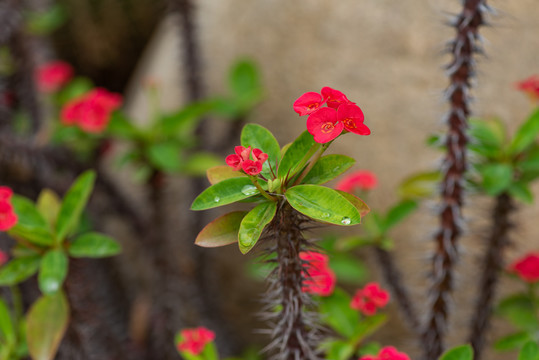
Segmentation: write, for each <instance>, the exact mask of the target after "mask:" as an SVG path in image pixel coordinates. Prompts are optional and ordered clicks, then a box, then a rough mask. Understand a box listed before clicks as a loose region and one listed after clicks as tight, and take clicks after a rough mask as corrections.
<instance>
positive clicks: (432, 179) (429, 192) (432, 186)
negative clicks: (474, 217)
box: [398, 171, 442, 199]
mask: <svg viewBox="0 0 539 360" xmlns="http://www.w3.org/2000/svg"><path fill="white" fill-rule="evenodd" d="M441 180H442V175H441V174H440V172H439V171H432V172H425V173H418V174H414V175H412V176H409V177H408V178H406V179H404V181H403V182H402V183H401V184H400V185H399V189H398V192H399V195H400V196H402V197H403V198H405V199H415V198H425V197H430V196H433V195H435V194H436V193H437V191H438V184H439V182H440V181H441Z"/></svg>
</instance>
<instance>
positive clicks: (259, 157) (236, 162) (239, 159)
mask: <svg viewBox="0 0 539 360" xmlns="http://www.w3.org/2000/svg"><path fill="white" fill-rule="evenodd" d="M234 152H235V154H231V155H228V156H227V157H226V159H225V162H226V164H227V165H228V166H230V167H231V168H233V169H234V170H236V171H238V170H240V169H242V170H243V171H244V172H245V173H246V174H248V175H253V176H254V175H258V174H260V172H261V171H262V165H263V164H264V162H265V161H266V160H267V159H268V154H266V153H263V152H262V150H260V149H256V148H255V149H253V150H252V154H253V160H251V159H250V156H251V147H250V146H249V147H243V146H236V147H235V148H234Z"/></svg>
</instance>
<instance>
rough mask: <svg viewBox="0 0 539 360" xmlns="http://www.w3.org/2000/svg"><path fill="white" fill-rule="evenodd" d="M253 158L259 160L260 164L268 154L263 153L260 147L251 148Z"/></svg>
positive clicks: (266, 158)
mask: <svg viewBox="0 0 539 360" xmlns="http://www.w3.org/2000/svg"><path fill="white" fill-rule="evenodd" d="M253 158H254V159H255V161H260V162H261V164H263V163H264V161H266V160H268V154H266V153H263V152H262V150H260V149H253Z"/></svg>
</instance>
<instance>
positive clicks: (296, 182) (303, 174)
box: [292, 140, 333, 186]
mask: <svg viewBox="0 0 539 360" xmlns="http://www.w3.org/2000/svg"><path fill="white" fill-rule="evenodd" d="M332 142H333V140H332V141H330V142H327V143H325V144H323V145H322V147H321V148H320V150H319V151H318V152H317V153H316V155H315V156H314V158H313V159H312V160H311V162H310V163H309V165H307V167H306V168H305V169H304V170H303V172H302V173H301V175H300V176H298V178H297V179H296V181H294V183H293V184H292V186H295V185H298V184H299V183H300V182H301V180H303V179H304V178H305V176H307V174H308V173H309V172H310V171H311V169H312V168H313V166H314V165H315V164H316V162H317V161H318V160H319V159H320V157H321V156H322V154H323V153H324V152H325V151H326V150H327V148H328V147H329V145H330V144H331V143H332ZM315 146H316V145H313V148H314V147H315ZM311 150H312V148H311ZM309 152H310V150H309ZM307 154H309V153H307ZM309 157H310V155H309ZM302 166H303V165H302Z"/></svg>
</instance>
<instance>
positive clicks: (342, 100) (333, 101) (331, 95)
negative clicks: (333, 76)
mask: <svg viewBox="0 0 539 360" xmlns="http://www.w3.org/2000/svg"><path fill="white" fill-rule="evenodd" d="M321 93H322V97H323V98H324V100H325V101H327V104H328V107H330V108H333V109H338V108H339V107H340V106H341V105H343V104H355V103H353V102H351V101H350V100H348V98H347V97H346V95H344V94H343V93H342V92H340V91H339V90H335V89H332V88H330V87H329V86H325V87H323V88H322V91H321Z"/></svg>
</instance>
